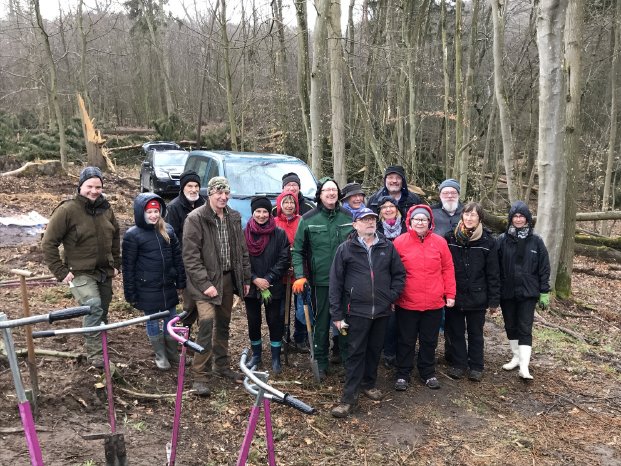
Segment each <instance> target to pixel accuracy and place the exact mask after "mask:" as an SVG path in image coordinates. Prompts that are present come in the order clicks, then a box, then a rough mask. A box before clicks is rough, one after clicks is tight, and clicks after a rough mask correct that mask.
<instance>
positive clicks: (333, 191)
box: [321, 188, 339, 193]
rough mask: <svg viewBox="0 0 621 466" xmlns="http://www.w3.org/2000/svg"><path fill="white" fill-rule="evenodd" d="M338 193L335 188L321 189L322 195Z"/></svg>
mask: <svg viewBox="0 0 621 466" xmlns="http://www.w3.org/2000/svg"><path fill="white" fill-rule="evenodd" d="M338 191H339V190H338V189H336V188H326V189H322V190H321V192H322V193H336V192H338Z"/></svg>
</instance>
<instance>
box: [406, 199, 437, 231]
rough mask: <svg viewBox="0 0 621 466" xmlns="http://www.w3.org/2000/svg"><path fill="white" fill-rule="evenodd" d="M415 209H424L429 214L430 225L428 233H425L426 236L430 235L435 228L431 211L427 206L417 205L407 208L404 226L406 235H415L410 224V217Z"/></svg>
mask: <svg viewBox="0 0 621 466" xmlns="http://www.w3.org/2000/svg"><path fill="white" fill-rule="evenodd" d="M416 209H425V210H426V211H427V212H429V223H430V225H429V231H428V232H427V235H429V234H430V233H432V232H433V229H434V228H435V227H436V224H435V222H434V220H433V212H432V210H431V207H429V206H428V205H427V204H417V205H413V206H412V207H410V208H409V210H408V214H407V215H406V217H405V226H406V228H407V229H408V233H411V234H413V235H417V233H416V231H415V230H414V229H413V228H412V225H411V224H410V218H411V217H412V212H414V211H415V210H416Z"/></svg>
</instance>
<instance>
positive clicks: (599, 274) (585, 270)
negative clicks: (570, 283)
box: [573, 266, 621, 280]
mask: <svg viewBox="0 0 621 466" xmlns="http://www.w3.org/2000/svg"><path fill="white" fill-rule="evenodd" d="M573 271H574V272H578V273H584V274H586V275H592V276H594V277H602V278H608V279H610V280H621V276H619V275H616V274H614V273H607V272H600V271H599V270H595V269H592V268H589V267H576V266H574V269H573Z"/></svg>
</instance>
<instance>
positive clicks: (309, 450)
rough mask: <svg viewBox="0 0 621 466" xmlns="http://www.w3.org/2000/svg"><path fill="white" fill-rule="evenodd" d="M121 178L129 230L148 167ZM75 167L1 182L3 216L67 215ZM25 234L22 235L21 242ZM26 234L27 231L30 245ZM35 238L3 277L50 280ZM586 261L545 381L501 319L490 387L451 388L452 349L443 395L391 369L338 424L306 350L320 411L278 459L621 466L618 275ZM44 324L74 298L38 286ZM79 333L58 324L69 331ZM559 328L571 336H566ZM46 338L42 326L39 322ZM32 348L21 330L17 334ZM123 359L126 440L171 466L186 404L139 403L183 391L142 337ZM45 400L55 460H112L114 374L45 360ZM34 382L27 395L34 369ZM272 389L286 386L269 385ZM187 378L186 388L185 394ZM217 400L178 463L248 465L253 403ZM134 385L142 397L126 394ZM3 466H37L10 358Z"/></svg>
mask: <svg viewBox="0 0 621 466" xmlns="http://www.w3.org/2000/svg"><path fill="white" fill-rule="evenodd" d="M121 173H122V176H117V175H109V176H107V178H106V182H105V184H104V188H105V191H106V192H107V193H108V195H109V198H110V200H111V202H112V204H113V206H114V209H115V212H116V214H117V216H118V217H119V219H120V221H121V223H122V225H123V229H125V228H127V227H128V226H129V225H131V223H132V222H133V219H132V218H131V204H132V198H133V196H135V195H136V194H137V187H138V177H137V169H135V168H133V169H128V170H125V169H123V170H121ZM76 184H77V169H76V170H72V172H71V176H69V177H67V178H66V179H58V178H54V179H52V178H37V179H36V180H33V179H24V178H1V177H0V216H8V215H13V214H17V213H25V212H29V211H30V210H36V211H37V212H39V213H41V214H42V215H44V216H46V217H49V215H50V214H51V212H52V210H53V208H54V206H55V205H56V204H57V203H58V202H59V201H60V200H61V199H63V198H66V197H68V196H70V195H72V194H73V193H74V192H75V187H76ZM22 233H23V232H22ZM20 235H21V236H20ZM37 239H38V237H37V236H36V235H34V236H33V235H27V234H26V235H24V234H21V233H20V232H19V231H16V230H13V231H10V229H8V228H6V227H4V228H0V280H7V279H10V278H13V277H11V276H10V274H9V273H8V272H7V271H8V269H11V268H22V269H28V270H31V271H33V272H36V273H38V274H40V275H48V274H49V272H48V271H47V269H46V268H45V266H44V264H43V261H42V256H41V252H40V248H39V247H38V241H37ZM576 262H577V264H578V265H579V266H580V267H581V269H583V270H588V271H590V272H593V271H594V272H595V273H597V274H598V275H599V276H595V275H593V274H592V273H588V274H587V273H576V274H575V275H574V277H573V278H574V284H575V301H571V302H569V301H568V302H559V301H556V302H554V303H553V306H552V309H551V310H549V311H545V312H542V313H541V320H540V322H538V323H537V325H536V326H535V335H534V350H533V361H532V366H531V373H532V374H533V376H534V378H535V379H534V381H533V382H532V383H524V382H522V381H520V380H519V379H518V376H517V373H516V372H505V371H503V370H502V369H501V366H502V364H503V363H505V362H506V361H507V359H508V357H509V350H508V345H507V341H506V337H505V335H504V331H503V327H502V318H501V317H488V321H487V323H486V326H485V335H486V371H485V377H484V379H483V381H482V382H481V383H474V382H470V381H468V380H460V381H453V380H451V379H449V378H448V377H447V376H446V369H447V367H446V365H445V364H444V362H443V359H442V347H443V345H442V343H441V342H440V344H439V350H438V357H439V360H440V362H439V364H438V375H439V379H440V381H441V383H442V389H441V390H437V391H432V390H429V389H427V388H425V387H424V386H422V385H420V384H417V383H414V384H412V385H411V387H410V389H409V390H408V391H407V392H399V393H397V392H395V391H394V390H393V389H392V383H393V378H392V375H391V373H390V372H389V371H387V370H386V369H385V368H383V367H381V368H380V373H379V385H380V388H382V389H384V390H385V392H386V397H385V399H384V400H383V401H382V402H371V401H369V400H366V399H363V400H362V401H361V406H362V409H361V411H360V412H359V413H357V414H356V415H354V416H353V417H351V418H349V419H347V420H336V419H334V418H332V417H331V415H330V408H331V407H332V406H333V405H334V403H336V402H337V401H338V399H339V395H340V388H341V382H340V379H339V376H338V375H337V374H335V375H331V376H330V377H329V378H328V379H327V382H326V383H324V384H323V385H321V386H315V385H314V383H313V381H312V375H311V373H310V370H309V362H308V356H307V355H299V354H293V355H291V356H290V365H289V366H287V367H285V369H284V371H283V373H282V375H281V376H280V377H278V379H276V383H277V385H276V386H277V388H279V389H280V390H283V391H288V392H290V393H292V394H293V395H295V396H296V397H299V398H300V399H302V400H304V401H306V402H308V403H309V404H311V405H312V406H314V407H316V408H317V409H318V410H319V413H318V414H317V415H315V416H312V417H309V416H305V415H303V414H301V413H299V412H297V411H294V410H292V409H290V408H285V407H282V406H273V409H272V419H273V425H274V433H275V438H276V460H277V463H278V464H289V465H322V464H331V465H418V464H432V465H435V464H464V465H489V464H537V465H558V464H572V465H573V464H591V465H593V464H602V465H616V464H621V438H620V436H621V434H620V432H621V429H620V427H621V384H620V381H621V345H620V340H621V334H620V329H621V316H620V314H619V304H620V303H621V299H620V298H619V295H620V292H621V272H619V271H615V270H612V269H610V268H609V265H608V264H606V263H602V262H597V261H594V260H591V259H587V258H584V257H578V258H577V260H576ZM29 302H30V307H31V310H32V312H33V313H44V312H47V311H49V310H52V309H57V308H62V307H68V306H71V305H73V302H72V300H71V296H70V293H69V291H68V289H67V288H66V287H64V286H62V285H59V284H52V285H46V284H37V285H32V286H29ZM0 303H1V304H0V310H1V311H2V312H5V313H6V314H8V316H9V318H16V317H19V316H20V315H21V298H20V294H19V288H16V287H11V286H0ZM137 315H138V314H135V313H134V312H133V311H132V310H131V309H130V308H129V307H128V306H127V305H126V304H125V303H124V301H123V298H122V289H121V283H120V281H117V282H116V283H115V297H114V301H113V304H112V306H111V310H110V316H111V319H112V320H113V321H115V320H122V319H127V318H130V317H133V316H137ZM63 326H69V324H67V323H60V324H58V327H63ZM554 327H561V328H564V329H567V330H569V331H570V333H573V334H574V335H573V336H570V335H569V334H568V333H565V332H563V331H562V330H559V329H558V328H554ZM37 328H38V329H40V328H45V325H39V326H37ZM13 334H14V338H15V341H16V345H17V347H19V348H24V347H25V338H24V330H23V329H18V330H15V331H14V332H13ZM247 345H248V339H247V328H246V322H245V316H244V313H243V309H241V308H238V309H237V310H236V311H235V312H234V317H233V322H232V337H231V345H230V346H231V355H232V358H233V360H234V361H236V360H238V359H239V357H240V354H241V351H242V349H243V348H244V347H246V346H247ZM36 346H37V348H45V349H54V350H61V351H68V352H74V353H79V352H80V351H81V349H82V345H81V339H80V338H79V337H75V336H69V337H63V338H55V339H49V340H37V341H36ZM110 348H111V354H112V360H113V362H114V363H115V364H116V365H117V367H118V370H119V374H120V375H121V378H119V379H118V380H117V381H116V383H115V387H114V390H115V393H114V399H115V403H116V415H117V425H118V429H119V430H120V431H121V432H122V433H123V434H124V436H125V442H126V447H127V452H128V458H129V461H130V464H133V465H160V464H165V463H166V452H165V444H166V442H168V441H169V439H170V434H171V428H172V418H173V412H174V402H173V398H170V397H164V398H162V399H159V400H152V399H147V398H145V397H143V396H141V395H140V393H146V394H172V393H174V391H175V389H176V374H175V373H173V372H168V373H162V372H158V371H157V370H156V369H155V368H154V363H153V361H152V358H151V353H150V350H149V347H148V343H147V339H146V336H145V331H144V328H139V327H137V326H136V327H130V328H125V329H123V330H119V331H115V332H111V334H110ZM37 365H38V373H39V384H40V389H41V395H40V397H39V400H38V407H39V414H38V418H37V426H38V428H39V432H38V434H39V439H40V443H41V448H42V450H43V458H44V461H45V464H46V465H59V466H60V465H101V464H105V458H104V447H103V441H102V440H95V441H93V440H84V439H83V438H82V435H84V434H88V433H99V432H104V433H105V432H107V429H108V426H107V407H106V396H105V389H103V388H97V386H101V385H97V384H98V383H99V382H100V381H101V380H102V376H101V372H100V371H99V370H97V369H95V368H93V367H89V366H88V365H87V364H86V363H85V362H84V361H83V360H74V359H65V358H58V357H49V356H44V357H41V356H39V357H38V358H37ZM21 369H22V377H23V379H24V382H25V384H26V385H27V386H29V384H30V382H29V376H28V370H27V368H26V364H25V361H24V359H21ZM271 380H273V379H271ZM189 388H190V383H189V382H186V389H189ZM211 388H212V389H213V394H212V396H211V397H210V398H197V397H196V396H194V395H192V394H187V395H186V396H185V397H184V399H183V413H182V426H181V433H180V441H179V453H178V457H177V459H178V461H177V464H180V465H222V464H235V462H236V458H237V453H238V450H239V447H240V445H241V442H242V439H243V436H244V430H245V427H246V425H247V419H248V415H249V410H250V407H251V405H252V402H253V400H252V399H251V397H250V396H249V395H248V394H246V393H245V392H244V390H243V388H242V387H241V386H239V385H234V384H231V383H229V382H226V381H224V380H222V379H214V380H213V382H212V383H211ZM126 390H131V391H133V392H137V393H139V394H138V395H136V394H133V395H132V394H129V393H128V392H127V391H126ZM0 395H1V396H0V419H2V421H1V422H0V425H1V427H0V437H1V439H2V448H1V449H0V464H2V465H8V464H11V465H15V466H17V465H27V464H29V456H28V450H27V448H26V442H25V439H24V437H23V434H22V433H21V432H19V428H20V426H21V424H20V418H19V414H18V411H17V408H16V398H15V391H14V388H13V384H12V379H11V373H10V371H9V369H8V364H7V362H6V359H5V358H2V357H0ZM263 425H264V424H263V421H261V422H260V425H259V430H258V436H257V437H256V439H255V441H254V443H253V446H252V449H251V453H250V461H249V464H256V465H259V464H266V463H267V460H266V457H267V454H266V444H265V440H264V437H263V434H264V428H263Z"/></svg>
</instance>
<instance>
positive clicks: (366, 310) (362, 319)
mask: <svg viewBox="0 0 621 466" xmlns="http://www.w3.org/2000/svg"><path fill="white" fill-rule="evenodd" d="M376 222H377V214H375V212H373V211H372V210H371V209H368V208H366V207H365V208H364V209H361V210H359V211H358V212H356V213H355V214H354V223H353V226H354V229H355V230H356V231H355V232H353V233H352V234H351V235H350V236H349V237H348V239H347V241H345V242H344V243H343V244H341V245H340V246H339V247H338V249H337V250H336V254H335V256H334V261H332V267H331V268H330V315H331V317H332V321H333V322H334V325H336V327H337V328H338V329H339V330H340V331H343V329H344V325H345V324H347V325H348V327H347V333H348V338H347V354H348V357H347V359H346V360H345V373H346V376H345V386H344V387H343V395H342V396H341V402H340V404H339V405H338V406H336V407H335V408H334V409H333V410H332V415H333V416H334V417H345V416H347V415H348V414H350V413H352V412H353V411H354V410H355V409H356V407H357V404H358V394H359V392H360V391H362V394H363V395H364V396H366V397H367V398H370V399H371V400H375V401H379V400H381V399H382V398H383V394H382V392H381V391H380V390H379V389H377V388H376V387H375V382H376V380H377V365H378V362H379V359H380V354H381V352H382V345H383V343H384V335H385V334H386V325H387V323H388V318H389V316H390V315H391V314H392V303H393V302H395V301H396V300H397V298H398V297H399V294H400V293H401V290H403V286H404V285H405V268H404V267H403V264H402V263H401V259H400V258H399V254H398V253H397V251H396V250H395V248H394V246H393V245H392V243H391V242H390V241H388V240H386V238H384V236H383V235H381V234H377V233H376ZM343 303H345V305H343Z"/></svg>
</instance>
